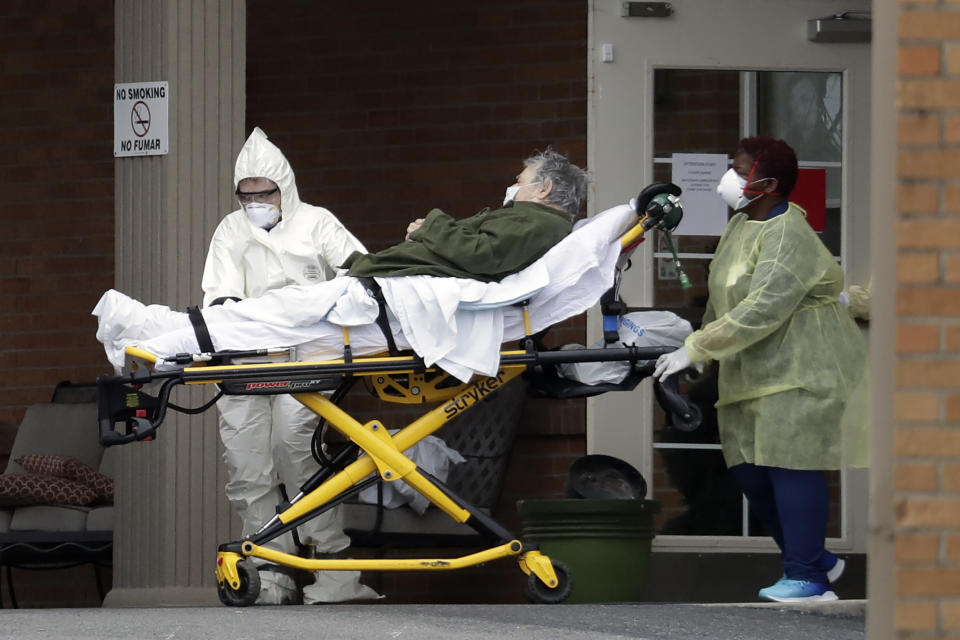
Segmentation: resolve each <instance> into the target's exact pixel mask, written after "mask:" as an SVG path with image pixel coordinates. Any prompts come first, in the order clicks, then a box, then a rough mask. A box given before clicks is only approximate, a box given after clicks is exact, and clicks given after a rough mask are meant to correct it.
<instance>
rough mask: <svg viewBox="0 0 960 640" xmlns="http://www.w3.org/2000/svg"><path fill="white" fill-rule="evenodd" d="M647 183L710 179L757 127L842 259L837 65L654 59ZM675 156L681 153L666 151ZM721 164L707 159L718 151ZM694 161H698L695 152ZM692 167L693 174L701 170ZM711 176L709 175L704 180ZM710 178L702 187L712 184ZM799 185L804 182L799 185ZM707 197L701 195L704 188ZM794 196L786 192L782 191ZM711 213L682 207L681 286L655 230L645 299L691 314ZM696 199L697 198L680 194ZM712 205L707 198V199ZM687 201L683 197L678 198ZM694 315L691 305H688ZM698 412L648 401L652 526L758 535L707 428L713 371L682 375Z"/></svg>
mask: <svg viewBox="0 0 960 640" xmlns="http://www.w3.org/2000/svg"><path fill="white" fill-rule="evenodd" d="M653 85H654V88H655V90H654V95H653V132H654V137H653V150H654V159H653V161H654V170H653V176H654V180H655V181H664V182H678V183H679V182H680V178H678V176H682V175H683V171H682V169H681V168H680V167H679V166H678V163H679V162H681V161H683V162H687V163H690V162H694V163H695V164H699V165H701V166H712V167H713V174H715V175H714V176H713V180H715V179H716V175H718V174H721V173H722V172H723V171H726V169H727V167H728V165H729V162H730V161H731V160H732V158H731V157H730V156H729V154H731V153H733V151H734V150H735V149H736V147H737V143H738V141H739V140H740V139H741V138H744V137H747V136H752V135H757V134H765V135H770V136H773V137H775V138H781V139H784V140H786V141H787V143H788V144H790V146H792V147H793V148H794V150H795V151H796V152H797V157H798V160H799V164H800V167H801V175H802V176H804V177H805V180H806V182H804V184H805V185H809V184H810V183H812V184H813V185H814V187H813V188H812V193H811V194H806V192H805V194H804V195H805V197H808V198H810V200H811V201H810V202H809V203H807V202H804V204H805V205H806V207H807V208H808V209H809V210H810V211H811V214H810V215H809V216H808V221H809V222H810V223H811V226H813V228H814V230H815V231H817V233H818V235H819V236H820V238H821V239H822V240H823V242H824V244H825V245H826V246H827V247H828V248H829V249H830V251H831V252H832V253H833V254H834V255H835V256H837V259H838V260H842V257H843V256H842V242H841V238H842V229H843V211H842V202H843V193H842V184H843V181H842V169H843V164H842V162H843V161H842V159H843V117H842V116H843V102H842V100H843V97H842V96H843V91H842V86H843V76H842V74H841V73H837V72H798V71H732V70H717V69H655V70H654V76H653ZM676 154H683V155H676ZM718 155H719V156H721V157H722V161H721V162H714V161H715V160H716V159H717V156H718ZM697 158H700V159H701V162H699V163H697V162H696V159H697ZM701 173H702V172H701ZM711 184H712V180H711ZM711 188H712V187H711ZM805 188H806V189H807V190H808V191H809V190H810V187H809V186H807V187H805ZM704 196H705V197H707V199H708V200H709V196H707V194H704ZM792 199H794V198H792ZM715 200H716V203H715V206H713V208H711V211H712V212H713V213H715V214H716V215H717V216H724V219H723V220H720V221H719V222H716V223H715V222H714V221H711V220H708V219H707V220H705V219H703V212H702V211H699V212H693V211H691V212H690V213H691V214H699V215H693V216H692V217H693V218H695V219H693V220H692V222H691V223H690V226H687V225H684V226H683V227H681V228H680V229H679V230H678V231H680V234H679V235H677V236H675V242H676V244H677V250H678V252H679V258H680V261H681V263H682V265H683V267H684V270H685V271H686V273H687V275H688V277H689V279H690V282H691V284H692V287H691V288H689V289H686V290H684V289H682V288H681V287H680V282H679V278H678V274H677V270H676V265H675V264H674V260H673V255H672V254H671V253H670V252H669V251H668V250H667V249H666V247H665V246H663V244H662V238H657V247H656V249H655V252H654V254H653V258H654V269H653V278H654V282H653V306H654V307H656V308H677V309H683V310H684V314H685V315H687V316H692V318H693V319H694V322H696V319H697V318H698V317H699V315H701V314H702V312H703V309H704V306H705V304H706V299H707V286H706V279H707V269H708V266H709V263H710V260H711V259H712V257H713V252H714V250H715V249H716V246H717V242H718V240H719V237H720V236H719V233H720V232H721V231H722V227H723V224H725V221H726V220H725V217H726V215H727V214H728V213H729V211H728V210H727V209H726V207H725V206H724V205H723V204H722V203H721V202H720V199H719V196H716V197H715ZM691 202H696V203H697V204H699V203H700V202H702V199H700V200H691ZM711 204H714V203H711ZM688 210H689V207H688ZM691 309H692V310H693V313H690V310H691ZM687 391H688V393H690V396H691V398H692V399H693V400H694V401H695V402H696V403H697V405H698V406H699V407H700V410H701V412H702V413H703V415H704V422H703V424H702V425H701V426H700V428H699V429H697V430H696V431H694V432H692V433H686V432H684V431H681V430H679V429H676V428H674V427H673V425H672V424H671V423H670V421H669V420H668V419H667V417H666V416H665V415H664V413H663V412H662V411H661V410H659V406H657V405H656V404H654V407H655V409H654V417H653V425H654V428H653V482H652V486H653V487H654V492H653V495H652V497H653V498H654V499H655V500H657V501H659V502H660V504H661V511H660V513H659V515H658V516H657V517H656V529H657V533H658V534H659V535H682V536H738V537H749V536H766V535H767V534H766V532H765V531H764V530H763V527H762V525H761V524H760V523H759V522H757V521H755V520H754V519H752V518H751V517H750V515H749V510H748V509H747V508H746V503H745V500H744V498H743V496H742V494H741V493H740V490H739V489H738V488H737V486H736V484H735V483H734V482H733V479H732V478H731V477H730V476H729V475H728V473H727V468H726V464H725V463H724V460H723V455H722V454H721V451H720V444H719V439H718V434H717V423H716V411H715V409H714V408H713V404H714V402H716V398H717V389H716V377H715V371H714V369H713V368H712V367H711V368H708V369H707V370H706V371H705V372H704V373H703V375H702V376H700V377H699V378H697V379H696V380H691V381H689V382H688V383H687ZM840 475H841V474H839V473H836V472H832V473H831V474H830V486H831V490H832V491H833V493H834V496H833V499H832V500H831V514H830V520H829V523H828V535H829V536H831V537H840V535H841V517H840V513H841V510H840V504H841V503H842V500H841V497H842V495H841V494H842V492H841V487H842V481H841V477H840Z"/></svg>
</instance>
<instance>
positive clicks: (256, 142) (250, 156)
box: [233, 127, 300, 220]
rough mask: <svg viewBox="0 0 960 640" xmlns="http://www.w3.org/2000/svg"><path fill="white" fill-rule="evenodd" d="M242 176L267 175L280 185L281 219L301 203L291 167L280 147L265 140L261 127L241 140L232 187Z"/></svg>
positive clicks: (255, 176) (258, 176) (264, 176)
mask: <svg viewBox="0 0 960 640" xmlns="http://www.w3.org/2000/svg"><path fill="white" fill-rule="evenodd" d="M244 178H269V179H270V180H273V181H274V182H276V183H277V186H278V187H280V208H281V210H282V212H283V218H284V219H285V220H289V219H290V218H291V217H292V216H293V215H294V214H295V213H296V210H297V207H298V206H299V205H300V194H299V193H298V192H297V182H296V180H295V179H294V177H293V169H291V168H290V163H289V162H287V159H286V158H285V157H284V155H283V153H282V152H281V151H280V149H278V148H277V146H276V145H275V144H273V143H272V142H270V141H269V140H268V139H267V134H265V133H264V132H263V130H262V129H261V128H260V127H254V129H253V132H252V133H251V134H250V137H249V138H247V141H246V142H244V143H243V148H241V149H240V154H239V155H238V156H237V165H236V167H234V169H233V186H234V188H236V186H237V185H238V184H239V183H240V181H241V180H243V179H244Z"/></svg>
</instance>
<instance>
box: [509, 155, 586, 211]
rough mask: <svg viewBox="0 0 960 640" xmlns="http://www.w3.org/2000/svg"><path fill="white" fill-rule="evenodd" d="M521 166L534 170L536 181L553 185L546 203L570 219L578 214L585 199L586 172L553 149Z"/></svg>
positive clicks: (534, 156) (526, 161)
mask: <svg viewBox="0 0 960 640" xmlns="http://www.w3.org/2000/svg"><path fill="white" fill-rule="evenodd" d="M523 166H525V167H533V168H534V169H536V172H537V174H536V179H537V180H549V181H550V182H551V183H552V184H553V190H552V191H550V195H549V196H548V197H547V202H548V203H550V204H552V205H555V206H557V207H560V208H561V209H563V210H564V211H566V212H567V213H568V214H570V218H571V219H573V218H575V217H576V216H577V214H578V213H580V204H581V203H582V202H583V201H584V199H585V198H586V197H587V172H586V171H584V170H583V169H581V168H580V167H578V166H577V165H575V164H573V163H572V162H570V160H569V159H568V158H567V157H566V156H565V155H563V154H560V153H557V152H556V151H554V150H553V147H547V148H546V150H544V151H541V152H540V153H537V154H534V155H532V156H530V157H529V158H527V159H526V160H524V161H523Z"/></svg>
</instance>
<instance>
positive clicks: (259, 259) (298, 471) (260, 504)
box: [202, 128, 378, 604]
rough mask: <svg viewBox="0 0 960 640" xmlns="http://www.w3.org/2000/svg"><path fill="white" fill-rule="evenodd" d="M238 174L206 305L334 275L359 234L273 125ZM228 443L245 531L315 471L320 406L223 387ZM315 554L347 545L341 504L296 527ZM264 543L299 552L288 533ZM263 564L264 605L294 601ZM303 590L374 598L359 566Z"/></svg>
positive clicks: (358, 247)
mask: <svg viewBox="0 0 960 640" xmlns="http://www.w3.org/2000/svg"><path fill="white" fill-rule="evenodd" d="M234 183H235V185H236V189H237V190H236V194H237V199H238V200H239V202H240V205H241V208H240V209H239V210H237V211H234V212H232V213H230V214H228V215H227V216H226V217H225V218H224V219H223V220H222V221H221V222H220V224H219V225H218V226H217V229H216V231H215V232H214V234H213V239H212V240H211V242H210V250H209V252H208V254H207V260H206V264H205V266H204V270H203V285H202V286H203V292H204V296H203V304H204V306H205V307H206V306H211V305H216V304H231V303H232V301H233V300H240V299H245V298H254V297H258V296H261V295H263V294H264V293H265V292H267V291H269V290H271V289H276V288H279V287H283V286H286V285H290V284H300V285H304V284H311V283H317V282H321V281H324V280H328V279H330V278H332V277H333V276H334V270H335V268H336V267H337V266H339V265H340V264H342V263H343V262H344V261H345V260H346V258H347V256H349V255H350V254H351V253H353V252H354V251H361V252H365V249H364V247H363V245H362V244H361V243H360V241H358V240H357V239H356V238H355V237H354V236H353V235H352V234H351V233H350V232H349V231H347V229H346V228H345V227H344V226H343V225H342V224H341V223H340V221H339V220H337V218H336V217H335V216H334V215H333V214H332V213H331V212H330V211H328V210H327V209H324V208H322V207H314V206H312V205H309V204H306V203H304V202H301V201H300V198H299V195H298V193H297V185H296V182H295V180H294V175H293V170H292V169H291V168H290V164H289V162H287V159H286V158H285V157H284V155H283V153H281V152H280V149H278V148H277V147H276V146H275V145H274V144H273V143H271V142H270V141H269V140H268V139H267V136H266V134H265V133H264V132H263V131H261V130H260V129H259V128H255V129H254V130H253V132H252V133H251V134H250V137H249V138H248V139H247V141H246V143H245V144H244V145H243V148H242V149H241V150H240V154H239V156H238V157H237V164H236V168H235V169H234ZM217 408H218V409H219V413H220V437H221V439H222V440H223V445H224V448H225V453H224V457H225V461H226V465H227V474H228V480H227V485H226V494H227V498H229V500H230V503H231V504H232V505H233V508H234V509H235V510H236V512H237V514H238V515H239V516H240V518H241V520H242V521H243V535H244V536H247V535H250V534H253V533H254V532H256V531H257V530H258V529H259V528H260V527H261V526H262V525H263V524H264V523H266V522H267V521H268V520H270V518H272V517H273V516H274V515H275V513H276V506H277V505H278V504H279V503H280V502H281V493H280V483H281V482H282V483H283V485H284V486H285V488H286V490H287V492H288V494H290V497H292V495H293V494H295V493H296V492H297V490H298V489H299V487H300V485H301V484H302V483H303V482H304V481H305V480H306V479H307V478H309V477H310V476H311V475H312V474H313V473H314V472H315V471H316V470H317V463H316V462H315V461H314V459H313V457H312V455H311V452H310V441H311V438H312V436H313V431H314V429H315V428H316V426H317V422H318V418H317V416H316V414H314V413H313V412H312V411H310V410H309V409H307V408H306V407H304V406H303V405H301V404H300V403H299V402H297V401H296V400H295V399H294V398H293V397H291V396H289V395H286V394H283V395H274V396H224V397H223V398H221V399H220V401H219V402H218V403H217ZM298 533H299V537H300V540H301V542H302V543H303V544H306V545H308V546H309V547H310V548H311V549H312V550H313V552H314V555H317V556H319V557H323V556H324V555H325V554H335V553H336V552H339V551H341V550H343V549H345V548H346V547H348V546H349V545H350V538H349V537H348V536H347V535H346V534H344V533H343V527H342V524H341V517H340V513H339V508H337V509H333V510H331V511H329V512H327V513H325V514H323V515H321V516H319V517H317V518H314V519H313V520H311V521H309V522H307V523H304V524H303V525H301V526H300V527H299V528H298ZM267 546H270V547H273V548H277V549H279V550H281V551H285V552H287V553H292V552H294V551H295V548H294V541H293V536H292V534H290V533H287V534H285V535H283V536H280V537H279V538H277V539H276V540H274V541H272V542H271V543H269V544H268V545H267ZM270 569H271V567H262V568H261V571H260V576H261V582H262V588H261V591H260V596H259V598H258V599H257V603H258V604H288V603H294V602H296V601H297V590H296V584H295V582H294V580H293V578H292V577H291V576H289V575H287V574H284V573H280V572H277V571H273V570H270ZM314 577H315V582H314V583H313V584H310V585H307V586H305V587H304V589H303V602H304V603H305V604H313V603H322V602H343V601H348V600H360V599H373V598H377V597H378V595H377V593H376V592H375V591H373V590H372V589H370V588H369V587H367V586H365V585H363V584H361V583H360V581H359V579H360V574H359V572H356V571H317V572H315V574H314Z"/></svg>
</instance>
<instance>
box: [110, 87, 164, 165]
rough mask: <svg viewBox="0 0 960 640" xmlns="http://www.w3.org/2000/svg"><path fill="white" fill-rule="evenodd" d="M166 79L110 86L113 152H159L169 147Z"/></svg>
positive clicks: (122, 154)
mask: <svg viewBox="0 0 960 640" xmlns="http://www.w3.org/2000/svg"><path fill="white" fill-rule="evenodd" d="M168 104H169V86H168V84H167V83H166V82H129V83H125V84H116V85H114V86H113V155H114V156H116V157H121V156H159V155H164V154H166V153H167V152H169V151H170V135H169V131H168V128H167V113H168Z"/></svg>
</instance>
